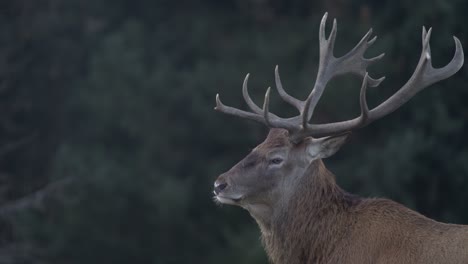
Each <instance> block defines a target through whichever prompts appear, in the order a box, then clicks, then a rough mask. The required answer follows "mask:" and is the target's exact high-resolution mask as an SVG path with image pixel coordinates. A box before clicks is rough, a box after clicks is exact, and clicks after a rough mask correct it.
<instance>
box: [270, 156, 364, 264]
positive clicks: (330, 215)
mask: <svg viewBox="0 0 468 264" xmlns="http://www.w3.org/2000/svg"><path fill="white" fill-rule="evenodd" d="M359 202H360V199H359V198H357V197H356V196H353V195H351V194H348V193H346V192H345V191H343V190H342V189H341V188H340V187H338V185H337V184H336V182H335V177H334V175H333V174H332V173H331V172H329V171H328V170H327V169H326V168H325V166H324V165H323V163H322V161H321V160H316V161H314V162H313V163H312V164H311V165H310V166H309V168H308V169H307V171H306V173H305V175H303V177H301V179H300V180H299V181H298V183H297V186H296V188H295V191H294V193H293V194H292V196H291V197H290V199H289V201H288V202H287V203H286V206H283V207H279V208H275V212H274V213H273V219H271V225H270V226H269V227H263V228H262V240H263V243H264V246H265V249H266V251H267V253H268V256H269V257H270V260H271V261H272V262H273V263H275V264H280V263H289V264H295V263H315V262H320V260H324V259H326V258H327V256H328V255H330V254H331V253H332V252H333V251H334V245H336V244H337V241H340V239H341V238H342V237H343V236H345V235H346V234H347V230H349V227H350V226H351V225H352V224H353V219H352V217H350V216H349V214H350V209H352V207H354V206H355V205H357V204H358V203H359ZM345 215H347V217H344V216H345ZM304 234H307V235H304Z"/></svg>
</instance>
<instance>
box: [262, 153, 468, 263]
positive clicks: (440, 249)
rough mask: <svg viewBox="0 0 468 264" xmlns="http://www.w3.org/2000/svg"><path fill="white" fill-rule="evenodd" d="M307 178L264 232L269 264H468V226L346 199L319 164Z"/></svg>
mask: <svg viewBox="0 0 468 264" xmlns="http://www.w3.org/2000/svg"><path fill="white" fill-rule="evenodd" d="M309 173H310V175H308V176H307V177H303V182H301V184H300V185H299V188H298V189H297V190H296V193H295V194H294V196H293V198H292V199H291V200H290V202H289V204H288V206H287V207H286V210H284V211H283V212H281V213H279V214H278V216H277V217H276V218H275V219H274V220H273V224H272V225H271V229H269V230H264V231H263V232H262V240H263V244H264V246H265V249H266V251H267V253H268V256H269V258H270V259H271V261H272V263H275V264H280V263H288V264H296V263H297V264H299V263H362V264H364V263H408V264H409V263H468V227H466V226H461V225H449V224H443V223H439V222H436V221H433V220H431V219H429V218H426V217H424V216H422V215H420V214H418V213H416V212H414V211H412V210H410V209H408V208H406V207H404V206H402V205H400V204H398V203H395V202H393V201H390V200H386V199H361V198H358V197H356V196H353V195H350V194H348V193H346V192H344V191H343V190H341V189H340V188H339V187H338V186H337V185H336V183H335V180H334V176H333V175H332V174H331V173H330V172H329V171H328V170H327V169H326V168H325V166H324V165H323V163H322V161H321V160H317V161H315V162H314V163H313V164H312V165H311V166H310V171H309ZM262 229H263V228H262Z"/></svg>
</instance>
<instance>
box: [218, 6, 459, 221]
mask: <svg viewBox="0 0 468 264" xmlns="http://www.w3.org/2000/svg"><path fill="white" fill-rule="evenodd" d="M326 20H327V14H326V13H325V15H324V16H323V18H322V21H321V24H320V30H319V41H320V61H319V68H318V74H317V78H316V81H315V85H314V87H313V89H312V91H311V92H310V94H309V95H308V97H307V98H306V99H305V100H304V101H301V100H298V99H296V98H294V97H292V96H290V95H289V94H288V93H287V92H286V91H285V90H284V89H283V86H282V84H281V80H280V76H279V72H278V67H276V69H275V81H276V88H277V91H278V93H279V95H280V97H281V98H282V99H283V100H284V101H286V102H287V103H289V104H291V105H292V106H293V107H295V108H296V109H297V110H298V112H299V114H298V115H297V116H295V117H290V118H281V117H279V116H277V115H275V114H273V113H270V111H269V99H270V88H268V89H267V91H266V94H265V100H264V103H263V107H262V108H260V107H259V106H257V105H256V104H255V103H254V102H253V101H252V99H251V98H250V96H249V93H248V89H247V83H248V79H249V75H248V74H247V76H246V77H245V80H244V84H243V88H242V94H243V97H244V99H245V101H246V103H247V105H248V107H249V108H250V109H251V112H247V111H244V110H240V109H236V108H233V107H229V106H226V105H224V104H223V103H222V102H221V100H220V98H219V95H216V107H215V109H216V110H217V111H220V112H223V113H226V114H229V115H234V116H238V117H242V118H246V119H250V120H254V121H257V122H259V123H262V124H264V125H266V126H268V127H269V128H271V129H270V133H269V134H268V136H267V138H266V140H265V141H264V142H263V143H261V144H260V145H258V146H257V147H256V148H255V149H254V150H253V151H252V152H251V153H250V154H248V155H247V157H245V158H244V159H243V160H242V161H240V162H239V163H238V164H236V165H235V166H234V167H233V168H232V169H231V170H229V171H228V172H226V173H224V174H222V175H221V176H219V178H218V179H217V180H216V182H215V184H214V193H215V199H216V200H217V201H219V202H221V203H225V204H233V205H239V206H242V207H244V208H246V209H248V210H249V211H250V212H251V213H252V214H253V215H254V217H256V218H260V219H265V218H268V217H269V215H270V214H271V213H272V210H273V208H277V207H278V206H280V205H281V203H282V202H283V201H285V200H287V198H288V197H290V195H291V193H294V192H295V188H296V187H297V183H298V182H299V181H298V179H300V178H301V177H303V175H305V172H306V171H307V170H315V169H317V168H316V167H317V166H320V165H321V162H320V160H321V159H323V158H327V157H329V156H331V155H333V154H334V153H335V152H336V151H337V150H338V149H339V147H340V146H341V145H342V144H343V143H344V142H345V140H346V137H347V135H348V133H349V132H350V131H352V130H355V129H357V128H361V127H363V126H366V125H368V124H370V123H371V122H373V121H375V120H377V119H379V118H382V117H384V116H386V115H388V114H390V113H391V112H393V111H395V110H396V109H398V108H399V107H400V106H402V105H403V104H404V103H406V102H407V101H408V100H409V99H410V98H411V97H413V96H414V95H415V94H416V93H418V92H419V91H421V90H422V89H424V88H425V87H427V86H429V85H431V84H433V83H435V82H438V81H440V80H443V79H446V78H448V77H450V76H451V75H453V74H454V73H456V72H457V71H458V70H459V69H460V68H461V66H462V65H463V50H462V47H461V44H460V41H459V40H458V39H457V38H456V37H454V40H455V55H454V57H453V59H452V60H451V62H450V63H448V64H447V65H446V66H444V67H442V68H437V69H436V68H433V66H432V63H431V51H430V46H429V40H430V37H431V32H432V29H431V28H430V29H429V30H428V31H426V29H425V28H424V27H423V29H422V52H421V56H420V59H419V63H418V65H417V66H416V69H415V71H414V73H413V75H412V76H411V78H410V79H409V80H408V81H407V82H406V84H404V85H403V86H402V87H401V88H400V89H399V90H398V91H397V92H396V93H395V94H393V95H392V96H391V97H389V98H388V99H387V100H385V101H384V102H382V103H381V104H379V105H378V106H376V107H375V108H373V109H369V108H368V106H367V102H366V90H367V87H368V86H371V87H377V86H378V85H379V84H380V83H381V82H382V81H383V80H384V77H382V78H380V79H374V78H371V77H370V76H369V74H368V73H367V67H368V66H369V65H371V64H372V63H374V62H376V61H378V60H379V59H381V58H382V57H383V56H384V54H381V55H379V56H376V57H374V58H364V53H365V52H366V50H367V49H368V48H369V47H370V46H371V45H372V44H373V43H374V42H375V41H376V37H374V38H372V39H370V37H371V34H372V29H371V30H369V31H368V32H367V33H366V34H365V35H364V37H363V38H362V39H361V40H360V41H359V43H358V44H357V45H356V46H355V47H354V48H353V49H352V50H351V51H350V52H348V53H347V54H345V55H344V56H342V57H339V58H337V57H335V56H334V55H333V47H334V44H335V38H336V32H337V24H336V20H334V21H333V26H332V29H331V33H330V35H329V37H328V38H326V36H325V24H326ZM347 73H351V74H356V75H358V76H361V77H362V78H363V81H362V85H361V93H360V107H361V113H360V115H359V116H358V117H356V118H354V119H351V120H346V121H340V122H334V123H327V124H311V123H310V120H311V118H312V116H313V114H314V110H315V108H316V106H317V103H318V102H319V100H320V97H321V96H322V94H323V91H324V89H325V87H326V84H327V83H328V82H329V81H330V80H331V79H332V78H334V77H336V76H338V75H342V74H347ZM314 161H317V162H314Z"/></svg>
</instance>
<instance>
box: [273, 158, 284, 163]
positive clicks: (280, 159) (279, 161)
mask: <svg viewBox="0 0 468 264" xmlns="http://www.w3.org/2000/svg"><path fill="white" fill-rule="evenodd" d="M281 162H283V159H282V158H273V159H271V160H270V164H276V165H277V164H280V163H281Z"/></svg>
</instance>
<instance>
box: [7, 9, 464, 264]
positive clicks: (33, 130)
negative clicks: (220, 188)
mask: <svg viewBox="0 0 468 264" xmlns="http://www.w3.org/2000/svg"><path fill="white" fill-rule="evenodd" d="M0 10H1V13H0V21H1V22H2V23H1V25H0V32H1V33H2V34H1V35H0V75H1V77H0V78H1V79H0V80H1V84H3V86H2V87H3V88H2V89H1V91H0V99H1V100H2V106H1V107H2V109H3V111H2V115H1V121H0V135H2V137H1V138H0V143H1V144H2V145H0V150H1V149H3V150H5V151H4V152H2V151H0V157H2V159H1V160H0V180H1V181H2V183H4V184H2V186H1V187H2V189H0V199H1V200H2V201H5V202H7V201H11V200H15V199H16V198H18V197H22V196H23V195H25V194H27V193H29V192H31V191H33V190H36V189H37V188H40V186H43V185H44V184H46V182H48V181H54V180H56V179H62V178H65V177H73V179H75V181H74V183H73V184H72V185H67V186H65V187H63V188H62V190H61V191H60V192H58V193H55V194H54V195H51V197H48V198H47V199H46V201H45V204H46V206H44V207H43V208H39V209H35V210H21V211H22V212H21V213H20V214H17V215H15V216H16V218H15V221H14V224H12V223H11V222H8V221H5V224H1V225H0V228H2V229H1V230H2V231H4V232H2V233H1V240H0V242H2V243H3V241H4V245H5V246H4V247H3V248H1V249H0V257H1V258H0V260H2V261H3V260H5V261H3V262H5V263H218V262H220V260H222V262H223V263H227V264H229V263H266V259H265V256H264V253H263V249H262V248H261V245H260V241H259V239H258V237H259V231H258V229H257V227H256V225H255V223H254V221H253V220H252V219H251V218H250V216H249V215H248V214H247V213H246V212H244V211H242V210H239V209H238V208H231V207H224V208H218V207H216V206H215V204H214V203H213V202H212V200H211V188H212V182H213V180H214V179H215V177H216V176H217V174H219V173H220V172H222V171H225V170H226V169H228V168H229V167H230V166H232V165H233V164H234V163H235V162H236V161H237V160H238V159H240V158H241V157H242V156H244V155H245V154H246V153H247V152H248V150H249V148H252V147H253V146H255V144H257V143H259V141H260V140H261V139H262V137H263V136H264V134H265V129H264V128H262V127H260V126H258V125H257V124H252V123H249V122H245V121H243V120H238V119H235V118H230V117H227V116H222V115H221V114H217V113H215V112H214V111H213V106H214V95H215V94H216V93H217V92H219V93H220V94H221V96H222V97H223V98H224V101H226V103H229V104H231V105H238V106H245V105H242V104H243V103H242V102H243V100H242V95H241V92H240V86H241V84H242V80H243V74H245V73H247V72H250V73H251V74H252V75H251V78H250V90H251V93H252V94H253V96H254V97H255V98H256V100H257V99H258V100H259V99H260V98H262V96H263V93H264V91H265V89H264V88H265V87H267V86H269V85H272V84H273V69H274V66H275V65H276V64H280V71H281V75H282V79H283V83H284V86H285V88H287V89H288V91H291V93H292V94H293V95H295V96H298V97H304V96H305V95H306V94H307V93H308V89H309V88H310V87H311V84H312V83H313V81H314V76H315V72H316V70H317V62H318V43H317V37H316V36H317V30H318V24H319V19H320V17H321V15H322V14H323V12H324V11H330V14H331V16H332V17H333V16H336V17H337V18H338V28H339V32H338V40H337V55H340V54H343V53H344V52H345V51H346V50H348V49H349V48H351V47H352V46H353V45H354V44H355V42H357V41H358V40H359V39H360V37H361V36H362V35H363V34H364V33H365V32H366V31H367V29H368V28H369V27H370V26H371V25H375V30H374V32H377V33H378V34H379V38H380V39H379V41H378V42H377V44H376V45H375V47H373V48H372V51H370V53H375V54H378V53H380V52H383V51H385V52H386V54H387V57H386V59H385V60H384V61H382V62H380V63H379V64H378V65H375V66H374V67H372V69H371V70H372V74H373V75H375V76H379V75H387V77H388V78H387V80H386V81H385V82H384V83H383V84H382V85H381V87H380V88H379V89H378V90H370V91H369V98H370V100H371V102H372V104H373V105H375V104H376V103H377V102H379V101H381V100H383V99H384V98H386V97H387V96H389V95H390V94H392V93H393V92H394V91H395V90H396V89H397V88H398V87H400V86H401V85H402V84H403V83H404V82H405V81H406V79H407V78H408V77H409V76H410V74H411V73H412V71H413V68H414V66H415V65H416V63H417V59H418V56H419V52H420V26H421V25H433V26H434V34H433V38H432V43H431V44H432V50H433V55H434V62H435V65H436V66H438V65H443V64H444V62H446V61H448V60H449V58H450V57H451V56H452V52H453V44H451V37H450V35H451V34H455V35H457V36H458V37H461V41H462V43H466V34H464V33H466V32H468V28H467V26H466V25H465V23H462V21H463V17H464V12H465V11H466V10H468V4H467V3H465V2H464V1H462V0H456V1H451V2H450V3H448V2H446V1H440V0H431V1H412V2H411V3H409V2H405V1H400V0H399V1H369V0H367V1H364V0H362V1H352V2H350V1H316V2H314V1H303V0H295V1H276V0H270V1H268V0H266V1H258V0H255V1H254V0H251V1H237V0H236V1H233V0H231V1H213V0H205V1H201V2H200V1H199V2H193V1H164V0H158V1H153V0H152V1H150V0H144V1H137V2H135V1H128V0H118V1H110V0H102V1H78V0H76V1H74V0H72V1H65V2H63V1H58V0H46V1H39V2H38V1H31V0H17V1H10V2H8V3H0ZM370 55H371V54H370ZM370 55H369V56H370ZM466 76H467V72H466V70H465V68H463V69H462V72H461V73H459V74H457V75H456V76H455V77H452V78H451V79H449V80H447V81H443V82H441V83H439V84H437V85H434V86H433V87H430V88H428V89H427V90H426V91H424V92H422V93H421V94H419V95H418V96H417V97H415V99H413V100H412V103H409V104H408V105H407V106H405V107H403V108H402V109H401V110H399V111H397V112H396V113H394V114H392V115H390V116H389V117H387V118H386V119H385V120H382V121H380V122H377V123H375V124H373V125H372V126H370V127H368V128H366V129H362V130H361V131H359V132H357V133H355V134H354V135H353V137H352V139H351V142H350V144H348V146H346V147H345V148H343V150H342V152H340V153H339V154H338V155H337V156H336V157H335V158H334V159H332V160H330V161H327V163H329V164H330V165H331V167H332V170H333V171H334V172H335V173H336V175H337V177H338V181H339V182H340V184H341V185H342V186H343V187H344V188H345V189H347V190H349V191H351V192H355V193H359V194H362V195H364V196H370V195H375V196H386V197H390V198H392V199H395V200H397V201H400V202H402V203H404V204H405V205H407V206H410V207H412V208H414V209H416V210H418V211H420V212H422V213H424V214H426V215H428V216H430V217H435V218H436V219H438V220H444V221H451V222H458V223H465V224H467V223H468V213H467V211H466V210H463V201H464V200H465V199H467V198H468V192H466V190H467V189H468V178H467V177H468V163H467V162H466V161H467V158H468V142H467V139H465V138H464V136H463V135H464V134H466V132H467V130H468V126H467V123H466V122H465V120H466V119H467V118H468V108H467V107H466V105H465V101H466V98H467V96H468V90H466V89H464V85H463V83H464V79H465V78H466ZM359 84H360V80H358V79H356V78H353V77H343V78H338V79H337V80H334V81H333V82H332V83H331V84H330V87H329V88H328V90H327V91H326V93H325V94H324V100H323V102H321V105H320V106H319V108H320V109H319V113H318V116H317V120H316V122H322V121H325V120H326V121H330V120H340V119H344V118H347V117H351V116H352V115H353V114H354V115H357V114H358V112H359V103H358V94H359ZM272 96H275V95H274V94H273V95H272ZM345 99H348V100H345ZM336 106H339V107H336ZM272 108H274V109H275V112H281V113H285V115H287V114H294V112H293V111H292V109H290V108H289V107H286V106H285V105H284V104H283V103H282V102H281V101H280V100H279V98H277V97H274V98H272ZM10 127H13V128H14V129H13V128H11V129H10ZM1 146H4V148H2V147H1ZM9 149H11V151H9ZM2 153H4V154H2ZM2 175H4V176H2ZM0 208H1V207H0ZM0 211H1V210H0ZM4 238H5V239H4ZM12 241H13V242H15V243H13V244H12V243H11V242H12ZM7 244H8V246H7ZM12 245H13V246H12ZM16 245H21V248H20V249H18V247H16ZM7 257H9V259H7ZM6 260H8V261H6Z"/></svg>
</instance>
